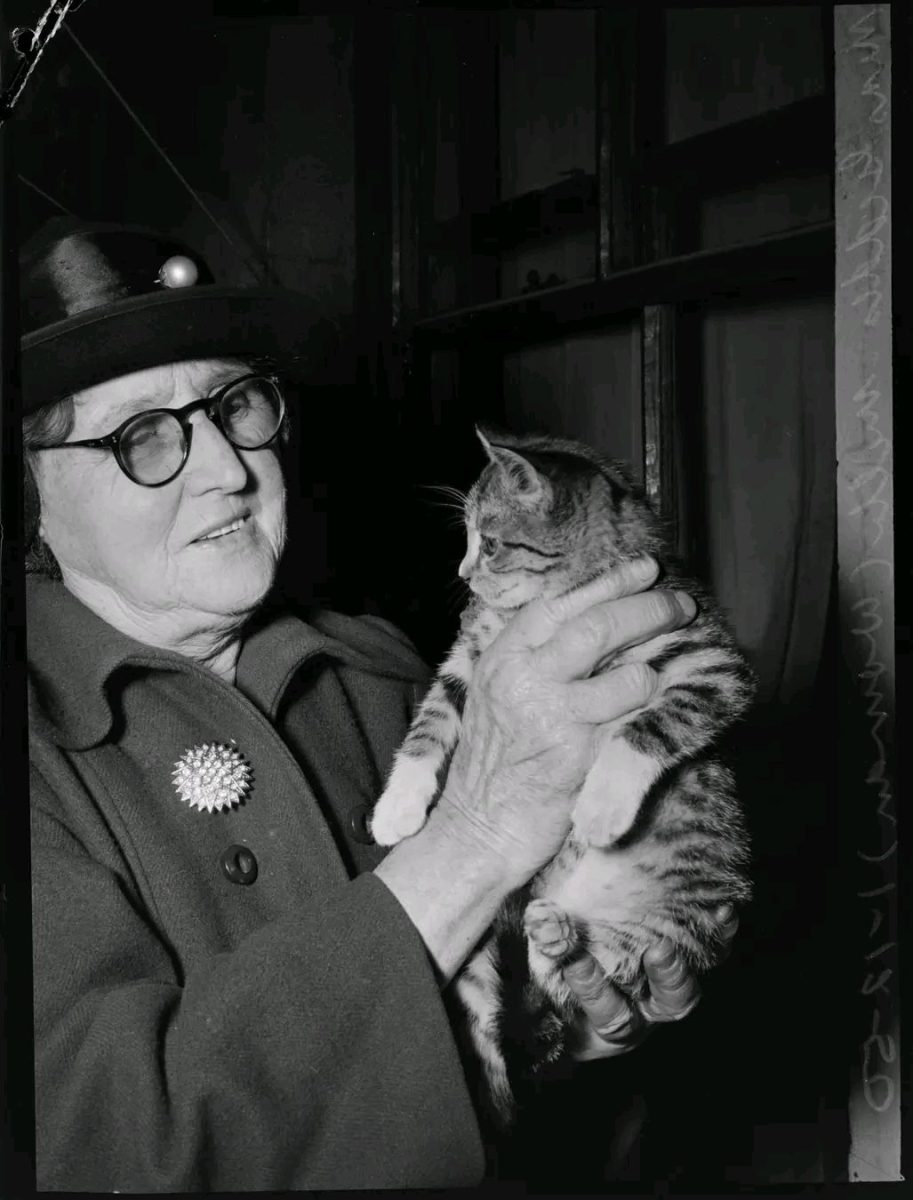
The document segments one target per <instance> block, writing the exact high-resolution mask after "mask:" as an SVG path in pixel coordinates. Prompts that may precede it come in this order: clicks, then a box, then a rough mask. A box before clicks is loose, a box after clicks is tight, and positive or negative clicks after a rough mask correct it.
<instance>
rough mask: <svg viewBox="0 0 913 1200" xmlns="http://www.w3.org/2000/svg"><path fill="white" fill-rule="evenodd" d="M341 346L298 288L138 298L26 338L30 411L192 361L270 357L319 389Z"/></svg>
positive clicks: (206, 289)
mask: <svg viewBox="0 0 913 1200" xmlns="http://www.w3.org/2000/svg"><path fill="white" fill-rule="evenodd" d="M338 346H339V335H338V330H337V328H336V326H335V324H334V323H333V322H332V321H330V320H329V319H327V318H326V317H325V316H324V315H323V314H322V313H321V312H320V311H318V310H317V309H316V307H315V305H314V302H313V301H312V300H309V299H307V298H306V297H305V296H303V295H301V294H299V293H297V292H291V291H280V290H278V289H276V290H267V289H253V288H246V289H241V288H227V287H219V286H212V285H206V286H201V287H196V288H188V289H186V290H182V291H177V290H175V291H172V292H162V293H160V294H158V293H157V294H155V295H144V296H137V297H131V298H128V299H126V300H121V301H117V302H116V303H114V304H109V305H107V306H106V307H105V308H104V310H101V311H99V310H97V309H95V310H88V311H87V312H85V313H82V314H79V315H77V316H74V317H69V318H67V319H66V320H64V321H58V322H56V323H55V324H53V325H47V326H45V327H44V328H42V329H39V330H36V331H34V332H33V333H30V334H26V335H25V336H24V337H23V339H22V358H21V369H22V408H23V414H24V415H25V414H28V413H31V412H35V411H36V410H37V409H39V408H43V407H44V406H45V405H46V404H50V403H52V402H53V401H55V400H59V399H62V398H63V397H64V396H69V395H72V393H74V392H78V391H82V389H83V388H88V387H92V386H93V385H95V384H99V383H104V382H106V381H107V380H109V379H116V378H117V377H118V376H120V375H129V374H131V373H132V372H134V371H142V370H145V369H147V368H149V367H155V366H162V365H163V364H165V363H169V362H181V361H186V360H188V359H191V358H206V357H216V356H225V357H232V356H235V355H237V356H248V355H257V356H260V355H263V356H265V357H269V358H272V359H275V360H276V363H277V365H278V366H279V368H280V369H283V368H285V369H287V370H289V371H291V372H293V373H294V375H295V377H296V378H298V379H300V380H301V381H302V382H305V383H307V382H312V383H320V382H323V381H325V379H326V376H327V373H328V371H329V369H330V367H331V364H332V361H333V359H334V358H335V356H336V354H337V353H338Z"/></svg>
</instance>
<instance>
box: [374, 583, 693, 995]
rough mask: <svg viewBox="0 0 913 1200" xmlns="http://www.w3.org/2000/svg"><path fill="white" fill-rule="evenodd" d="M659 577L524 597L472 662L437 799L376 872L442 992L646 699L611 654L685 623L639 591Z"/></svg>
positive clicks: (566, 821) (552, 843)
mask: <svg viewBox="0 0 913 1200" xmlns="http://www.w3.org/2000/svg"><path fill="white" fill-rule="evenodd" d="M658 572H659V568H658V566H657V564H656V563H655V562H654V561H653V560H652V559H643V560H638V561H637V562H631V563H623V564H621V565H620V566H618V567H617V568H615V569H614V570H613V571H611V572H609V573H607V574H606V575H603V576H600V578H599V579H596V580H594V581H593V582H592V583H589V584H587V585H586V586H585V587H581V588H578V589H576V590H575V591H573V592H569V593H568V594H567V595H564V596H560V597H558V598H557V599H554V600H546V601H542V600H538V601H534V602H533V603H532V604H530V605H529V606H528V607H527V608H525V609H523V610H522V611H521V612H520V613H518V615H517V616H516V617H515V618H514V619H513V620H512V621H511V622H510V623H509V624H508V625H507V626H506V627H505V628H504V629H503V630H502V631H501V633H500V634H499V635H498V637H497V638H495V640H494V641H493V642H492V644H491V645H490V646H489V647H488V649H487V650H486V651H485V652H484V654H482V655H481V656H480V657H479V661H478V662H477V663H476V666H475V670H474V672H473V679H472V683H471V685H470V688H469V691H468V693H467V697H466V703H465V706H464V709H463V722H462V731H461V734H460V740H459V743H458V745H457V749H456V751H455V753H454V756H453V760H452V762H451V764H450V770H449V773H448V776H447V782H446V784H445V785H444V788H443V791H442V793H441V796H440V799H439V800H438V802H437V804H436V805H435V806H434V808H433V809H432V810H431V813H430V814H429V816H428V820H427V821H426V822H425V824H424V826H423V827H422V828H421V829H420V830H419V831H418V833H416V834H415V835H414V836H413V837H409V838H405V839H404V840H403V841H401V842H398V843H397V844H396V845H395V846H394V847H393V848H392V850H391V851H390V852H389V854H387V856H386V857H385V858H384V860H383V861H382V862H381V863H379V864H378V866H377V867H375V869H374V870H375V874H376V875H378V876H379V877H380V878H381V879H382V880H383V882H384V883H385V884H386V886H387V887H388V888H389V889H390V891H391V892H392V893H393V894H394V896H396V898H397V899H398V900H399V902H400V904H401V905H402V907H403V908H404V909H405V911H406V914H407V915H408V917H409V919H410V920H411V921H412V923H413V925H415V927H416V929H417V930H418V932H419V934H420V935H421V937H422V939H423V941H424V943H425V946H426V947H427V949H428V953H429V955H430V957H431V960H432V962H433V963H434V966H435V968H436V970H437V973H438V978H439V980H440V982H441V983H442V984H445V983H447V982H448V981H449V980H450V979H451V978H452V977H453V975H454V973H455V972H456V971H457V970H458V969H459V967H460V966H461V965H462V963H463V962H464V961H465V959H466V957H467V956H468V955H469V954H470V952H471V951H472V949H473V947H474V946H476V945H477V944H478V941H479V938H481V937H482V935H483V934H484V933H485V931H486V930H487V929H488V928H489V927H490V925H491V922H492V920H493V919H494V916H495V914H496V912H497V911H498V908H499V907H500V905H501V903H502V902H503V900H504V899H505V898H506V897H507V896H508V895H509V894H510V893H511V892H513V891H515V890H516V889H517V888H518V887H521V886H522V885H523V884H524V883H526V882H527V880H528V879H530V878H531V877H532V876H533V875H534V874H535V872H536V871H537V870H539V868H540V867H541V866H543V865H544V864H545V863H546V862H548V861H549V859H551V858H553V857H554V855H555V854H556V853H557V852H558V850H559V848H560V847H561V844H562V842H563V841H564V839H565V837H566V836H567V833H568V830H569V829H570V823H571V814H572V811H573V807H574V802H575V800H576V797H577V793H578V791H579V790H580V787H581V785H582V784H583V781H584V779H585V778H586V775H587V772H588V771H589V769H590V767H591V766H592V764H593V762H594V760H595V757H596V754H597V752H598V749H599V745H600V741H601V738H602V737H603V736H605V734H604V727H605V725H606V724H608V723H610V722H612V721H615V720H618V718H620V717H623V716H625V715H627V714H628V713H630V712H633V711H635V710H636V709H638V708H642V707H643V706H644V705H645V704H647V703H648V701H649V700H650V697H651V696H652V694H653V691H654V689H655V686H656V682H657V680H656V676H655V674H654V672H653V671H651V670H650V668H649V667H647V666H645V665H644V664H630V665H626V666H623V667H615V668H613V667H612V666H611V660H612V658H613V657H614V656H615V655H616V654H618V653H619V652H620V651H621V650H623V649H626V648H627V647H628V646H633V645H638V644H641V643H643V642H648V641H650V639H651V638H654V637H658V636H660V635H661V634H664V633H669V632H670V631H672V630H674V629H678V628H680V627H681V626H683V625H687V624H688V622H689V621H690V620H691V619H692V618H693V617H694V614H695V611H696V605H695V603H694V601H693V600H692V599H691V597H690V596H687V595H685V594H684V593H681V592H672V591H666V590H662V591H647V590H646V589H647V588H649V587H650V585H651V584H652V583H654V582H655V580H656V577H657V574H658ZM597 670H598V671H599V674H594V672H595V671H597Z"/></svg>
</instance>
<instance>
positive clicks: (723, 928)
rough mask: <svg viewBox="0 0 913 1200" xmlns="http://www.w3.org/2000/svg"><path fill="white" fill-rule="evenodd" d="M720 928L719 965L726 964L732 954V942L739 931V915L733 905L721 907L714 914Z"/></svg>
mask: <svg viewBox="0 0 913 1200" xmlns="http://www.w3.org/2000/svg"><path fill="white" fill-rule="evenodd" d="M714 915H715V917H716V923H717V926H718V928H719V936H720V950H719V955H718V957H717V963H721V962H725V961H726V959H727V958H728V957H729V955H730V953H731V952H732V941H733V938H734V937H735V935H736V933H737V932H738V929H739V914H738V913H737V912H736V910H735V909H734V908H733V907H732V905H731V904H723V905H721V906H720V907H719V908H718V909H717V910H716V913H715V914H714Z"/></svg>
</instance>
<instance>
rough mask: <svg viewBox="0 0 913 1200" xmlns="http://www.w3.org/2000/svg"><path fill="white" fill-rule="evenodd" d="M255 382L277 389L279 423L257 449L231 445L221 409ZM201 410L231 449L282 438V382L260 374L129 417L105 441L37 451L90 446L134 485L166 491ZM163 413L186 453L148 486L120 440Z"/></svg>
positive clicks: (85, 441) (187, 449) (181, 466)
mask: <svg viewBox="0 0 913 1200" xmlns="http://www.w3.org/2000/svg"><path fill="white" fill-rule="evenodd" d="M255 379H256V380H259V381H260V382H261V383H268V384H270V385H271V386H272V387H273V388H275V390H276V395H277V396H278V397H279V421H278V423H277V425H276V431H275V433H273V434H271V435H270V437H268V438H267V439H266V441H265V442H260V443H259V444H258V445H256V446H240V445H238V443H237V442H234V441H232V439H231V437H230V436H229V434H228V432H227V431H226V429H225V426H224V424H223V422H222V416H221V413H220V411H219V409H220V406H221V404H222V401H223V400H224V399H225V397H226V396H227V395H228V393H229V392H230V391H232V389H233V388H236V387H237V386H238V384H241V383H249V382H251V381H252V380H255ZM200 409H202V410H203V411H204V412H205V413H206V416H207V417H208V418H209V420H210V421H212V423H213V425H215V427H216V429H218V431H219V432H220V433H221V434H222V436H223V437H224V438H225V440H226V441H227V442H228V443H229V445H230V446H233V447H234V448H235V449H236V450H265V449H266V447H267V446H269V445H270V444H271V443H272V442H274V441H275V440H276V438H277V437H278V436H279V432H280V430H281V429H282V425H283V422H284V421H285V396H284V395H283V392H282V387H281V386H280V384H279V380H278V379H277V378H276V377H275V376H274V375H264V374H262V373H261V372H259V371H254V372H252V373H251V374H249V375H239V376H238V378H237V379H231V380H229V382H228V383H226V384H223V385H222V387H220V388H217V389H216V391H215V392H213V394H212V395H211V396H204V397H202V398H201V399H199V400H191V401H190V403H189V404H185V405H184V406H183V407H182V408H145V409H143V411H142V412H138V413H133V414H132V416H129V417H127V419H126V421H122V422H121V424H120V425H118V427H117V428H116V429H114V430H112V432H111V433H106V434H105V435H104V437H97V438H83V439H82V440H80V441H76V442H60V443H58V444H57V445H56V446H36V447H34V449H36V450H68V449H69V448H70V447H71V446H89V447H90V448H92V449H95V450H111V451H113V453H114V457H115V459H116V460H117V465H118V466H119V467H120V469H121V470H122V471H123V473H124V474H125V475H126V476H127V478H128V479H129V480H130V481H131V482H132V483H135V484H137V485H138V486H139V487H150V488H156V487H164V486H165V484H166V483H171V481H172V480H173V479H176V478H177V477H178V475H180V473H181V471H183V469H184V467H185V465H186V463H187V459H188V458H189V457H190V444H191V441H192V440H193V426H192V425H191V424H190V418H191V417H192V416H193V414H194V413H195V412H198V411H199V410H200ZM160 413H164V414H166V415H167V416H169V417H174V418H175V420H177V422H178V423H179V424H180V426H181V432H182V433H183V435H184V452H183V454H182V455H181V461H180V464H179V466H178V467H177V469H176V470H175V471H173V472H172V473H171V474H170V475H169V476H168V478H167V479H161V480H159V481H158V482H157V483H145V482H144V481H143V480H142V479H137V478H136V476H135V475H134V474H133V473H132V472H131V471H130V469H129V468H128V467H127V464H126V463H125V462H124V459H123V456H122V454H121V449H120V443H121V438H122V437H123V436H124V434H125V433H126V431H127V429H129V427H130V426H131V425H132V424H134V423H135V422H136V421H142V420H146V419H148V418H149V417H154V416H158V415H159V414H160Z"/></svg>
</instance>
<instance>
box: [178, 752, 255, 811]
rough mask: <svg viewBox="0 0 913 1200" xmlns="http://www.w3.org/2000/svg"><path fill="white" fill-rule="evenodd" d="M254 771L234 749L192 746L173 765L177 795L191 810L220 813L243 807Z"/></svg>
mask: <svg viewBox="0 0 913 1200" xmlns="http://www.w3.org/2000/svg"><path fill="white" fill-rule="evenodd" d="M250 776H251V769H250V766H249V765H248V763H247V762H245V760H244V757H243V756H242V755H241V754H240V753H239V752H238V750H237V749H236V748H235V746H234V745H231V746H227V745H225V744H224V743H219V742H204V743H203V745H202V746H191V747H190V749H189V750H185V751H184V753H183V754H182V755H181V757H180V758H179V759H178V761H177V762H176V763H175V764H174V772H173V774H172V777H171V778H172V782H173V783H174V787H175V791H176V792H177V794H178V795H179V796H180V798H181V799H182V800H183V801H184V803H185V804H189V805H190V807H191V808H198V809H199V810H200V812H202V811H203V809H206V811H207V812H221V811H222V810H223V809H226V808H233V807H234V806H235V805H236V804H240V803H241V801H242V800H243V799H244V798H245V796H246V795H247V793H248V791H249V790H250Z"/></svg>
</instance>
